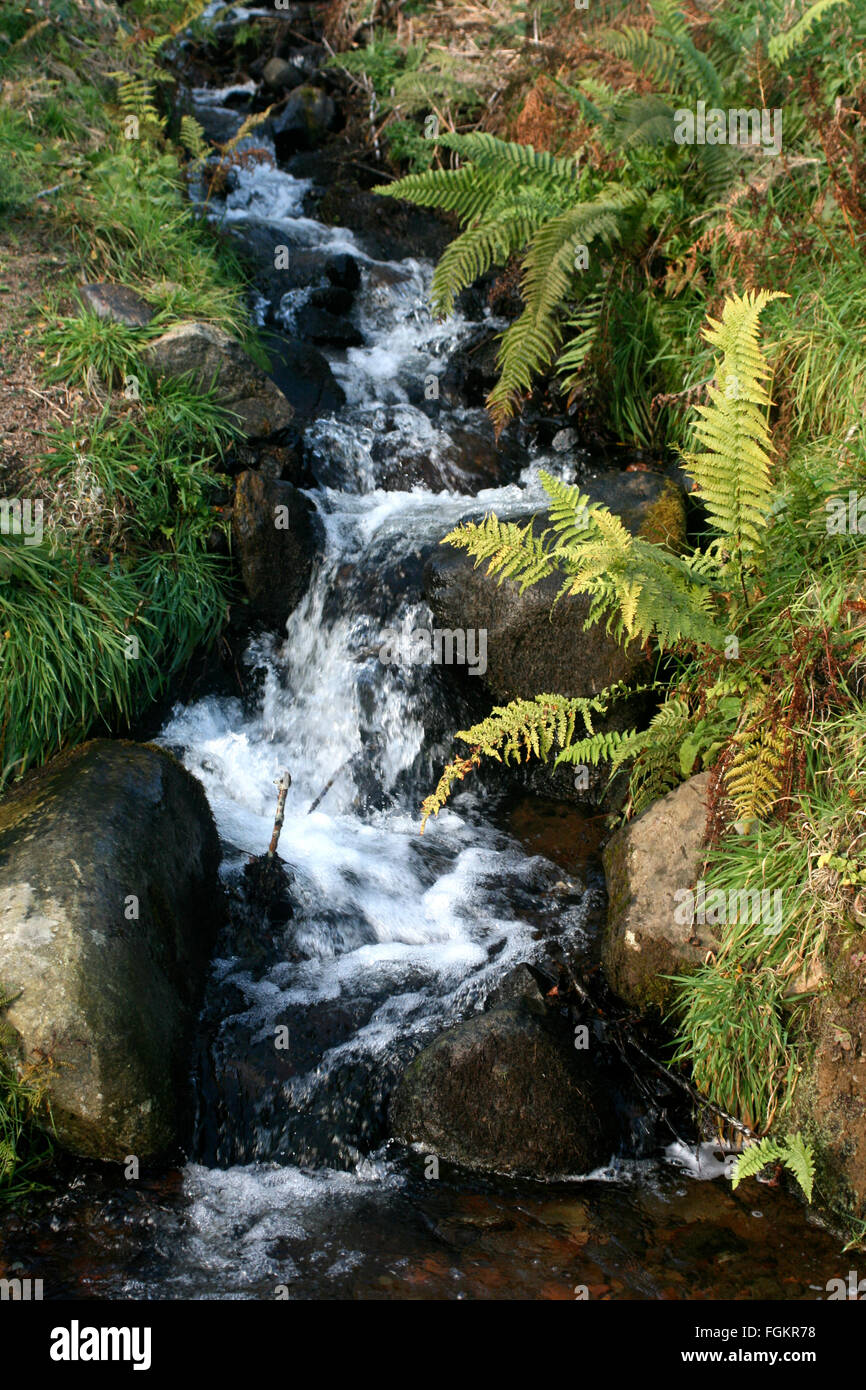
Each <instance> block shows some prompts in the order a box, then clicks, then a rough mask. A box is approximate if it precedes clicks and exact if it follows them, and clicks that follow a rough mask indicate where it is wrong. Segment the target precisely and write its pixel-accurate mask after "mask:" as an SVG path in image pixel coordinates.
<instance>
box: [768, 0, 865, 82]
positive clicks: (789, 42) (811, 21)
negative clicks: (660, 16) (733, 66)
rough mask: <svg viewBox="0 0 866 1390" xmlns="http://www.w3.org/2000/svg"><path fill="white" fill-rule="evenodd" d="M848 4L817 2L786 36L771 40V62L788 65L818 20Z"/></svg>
mask: <svg viewBox="0 0 866 1390" xmlns="http://www.w3.org/2000/svg"><path fill="white" fill-rule="evenodd" d="M847 4H848V0H815V3H814V4H813V5H810V6H809V8H808V9H807V10H806V12H805V14H802V15H801V16H800V18H799V19H798V20H797V22H796V24H792V26H791V28H790V29H788V30H786V32H785V33H784V34H776V35H774V37H773V38H771V39H770V42H769V43H768V45H767V57H768V58H769V59H770V62H771V63H774V64H775V66H776V67H779V66H781V65H782V64H783V63H787V62H788V60H789V59H790V58H791V57H792V56H793V55H794V53H796V51H797V49H798V48H801V47H802V45H803V43H804V42H805V41H806V39H807V38H808V36H809V34H810V33H811V32H812V29H813V28H814V26H815V25H816V24H817V22H818V20H819V19H822V18H823V17H824V15H825V14H826V13H827V11H828V10H831V9H833V7H834V6H835V5H847Z"/></svg>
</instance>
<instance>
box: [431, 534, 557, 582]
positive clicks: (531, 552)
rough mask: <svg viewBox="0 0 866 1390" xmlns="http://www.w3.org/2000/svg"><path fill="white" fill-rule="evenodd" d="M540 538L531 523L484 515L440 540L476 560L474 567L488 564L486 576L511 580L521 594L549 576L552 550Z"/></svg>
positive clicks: (543, 537)
mask: <svg viewBox="0 0 866 1390" xmlns="http://www.w3.org/2000/svg"><path fill="white" fill-rule="evenodd" d="M546 535H547V533H546V532H545V534H544V535H542V536H536V535H534V533H533V529H532V522H531V521H528V522H527V524H526V525H525V526H519V525H517V523H516V522H513V521H500V520H499V518H498V517H495V516H486V517H485V518H484V520H483V521H479V522H476V521H468V522H463V523H461V524H460V525H459V526H455V528H454V530H453V531H449V532H448V535H447V536H445V537H443V540H442V544H443V545H453V546H454V547H455V549H457V550H465V551H467V552H468V554H469V555H472V556H473V557H474V559H475V568H476V569H477V568H478V566H479V565H481V564H483V563H484V561H485V560H486V561H487V573H488V574H490V575H494V574H496V575H498V576H499V583H500V584H501V583H502V582H503V580H505V579H513V580H515V582H517V583H518V584H519V585H520V592H521V593H523V591H524V590H525V589H528V588H530V587H531V586H532V585H533V584H537V583H538V581H539V580H540V579H544V578H545V576H546V575H548V574H552V573H553V570H554V560H553V556H552V553H551V552H552V549H553V547H552V546H550V545H548V544H546Z"/></svg>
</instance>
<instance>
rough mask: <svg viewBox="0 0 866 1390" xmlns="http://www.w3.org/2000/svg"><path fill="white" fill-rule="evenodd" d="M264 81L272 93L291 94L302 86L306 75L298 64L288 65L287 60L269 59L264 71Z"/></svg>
mask: <svg viewBox="0 0 866 1390" xmlns="http://www.w3.org/2000/svg"><path fill="white" fill-rule="evenodd" d="M262 80H263V82H264V84H265V86H266V87H270V89H271V91H272V92H289V91H291V90H292V89H293V88H295V87H300V86H301V84H302V82H303V81H304V74H303V72H302V71H301V69H300V68H299V67H298V65H297V64H296V63H287V62H286V60H285V58H269V59H268V61H267V62H266V63H265V66H264V67H263V69H262Z"/></svg>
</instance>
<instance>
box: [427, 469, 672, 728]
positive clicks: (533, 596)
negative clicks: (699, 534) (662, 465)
mask: <svg viewBox="0 0 866 1390" xmlns="http://www.w3.org/2000/svg"><path fill="white" fill-rule="evenodd" d="M582 487H583V488H584V490H585V491H586V492H587V493H588V494H589V495H590V497H591V498H592V500H593V501H599V502H604V503H605V504H606V505H607V506H609V507H610V508H611V510H612V511H614V512H616V513H617V514H618V515H619V516H620V517H621V519H622V521H623V523H624V525H626V526H627V527H628V528H629V530H630V531H632V533H633V534H637V533H640V534H641V535H643V536H646V537H647V538H648V539H654V540H655V539H662V538H663V536H665V535H667V536H669V537H670V538H671V539H672V540H673V541H674V542H675V543H680V542H681V541H682V538H683V535H684V530H685V520H684V509H683V502H682V497H681V495H680V493H679V492H678V490H677V488H676V487H675V485H674V484H673V483H672V482H670V480H669V479H666V478H664V477H662V476H661V475H659V474H655V473H623V474H614V475H605V476H603V477H600V478H597V479H590V480H586V481H585V482H584V483H583V484H582ZM517 519H520V518H517ZM523 519H524V520H528V519H529V518H528V517H527V516H525V515H524V518H523ZM548 525H549V520H548V518H547V517H546V516H542V517H540V518H538V519H537V520H536V522H535V525H534V530H535V531H536V533H537V534H538V533H540V532H541V531H542V530H544V529H545V527H546V526H548ZM561 584H562V579H561V577H559V576H557V575H551V576H549V577H548V578H547V579H543V580H542V581H541V582H540V583H538V584H536V585H535V586H534V587H533V588H531V589H527V590H525V592H524V593H522V594H521V592H520V589H519V586H518V584H517V583H516V582H514V581H512V580H508V579H507V580H505V581H504V582H503V583H502V584H499V583H498V582H497V577H496V576H494V577H490V576H489V575H488V574H487V569H486V566H485V565H481V566H479V567H478V568H476V567H475V561H474V560H473V559H472V557H471V556H468V555H466V554H465V552H462V551H457V550H452V549H451V548H450V547H449V548H444V547H440V548H439V549H438V550H437V551H436V552H435V553H434V555H433V556H432V557H431V560H430V562H429V564H428V566H427V570H426V573H425V593H426V597H427V600H428V602H429V603H430V606H431V607H432V609H433V613H434V617H435V620H436V625H437V626H438V627H442V628H450V629H453V628H466V629H475V630H482V629H486V631H487V671H486V674H485V675H484V677H483V680H484V682H485V685H486V687H487V689H488V690H489V691H490V693H491V694H492V695H493V696H494V698H495V699H496V700H497V702H505V701H507V700H513V699H516V698H531V697H532V696H534V695H537V694H539V693H541V692H545V693H548V692H549V693H551V694H559V695H584V696H587V695H596V694H598V692H599V691H600V690H603V689H604V687H605V686H608V685H612V684H614V683H615V682H616V681H620V680H627V681H632V680H634V679H635V678H636V677H637V676H638V674H639V673H640V671H641V670H642V668H643V667H644V665H645V661H646V658H645V656H644V653H643V650H642V649H641V647H640V646H639V645H638V644H637V643H631V644H629V645H628V646H627V647H622V646H620V644H619V643H618V642H616V641H615V639H614V638H613V637H612V636H609V635H608V634H607V633H606V632H605V630H604V626H603V624H599V625H597V626H596V627H595V628H594V629H591V630H590V631H588V632H585V631H584V630H583V625H584V622H585V620H586V616H587V614H588V612H589V604H590V601H589V598H588V597H586V596H585V595H582V594H578V595H574V596H569V597H567V598H563V599H560V601H559V602H558V603H557V604H556V606H555V607H554V606H553V605H554V600H555V599H556V596H557V594H558V593H559V590H560V587H561Z"/></svg>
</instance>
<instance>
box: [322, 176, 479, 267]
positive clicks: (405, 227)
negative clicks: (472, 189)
mask: <svg viewBox="0 0 866 1390" xmlns="http://www.w3.org/2000/svg"><path fill="white" fill-rule="evenodd" d="M310 215H311V216H314V217H317V218H318V219H319V220H320V221H322V222H326V223H328V224H330V225H331V226H335V227H351V228H352V232H353V235H354V236H355V238H356V240H357V242H358V244H359V245H360V246H361V247H362V249H363V250H364V251H365V253H366V254H367V255H368V256H372V257H373V258H374V259H375V260H377V261H402V260H405V259H406V258H407V257H409V256H414V257H416V258H418V259H424V260H431V261H437V260H438V259H439V257H440V256H441V255H442V252H443V251H444V250H445V247H446V246H447V245H448V243H449V241H451V240H452V239H453V237H454V234H455V224H454V223H453V222H452V220H451V219H450V218H448V217H445V216H443V215H442V214H439V213H435V212H431V211H430V210H429V209H426V208H419V207H416V206H415V205H414V204H413V203H403V202H395V201H394V200H393V199H391V198H383V197H381V196H380V195H379V194H378V193H370V192H368V191H367V190H365V189H362V188H359V187H358V185H357V184H356V183H353V182H350V181H348V180H345V179H342V178H339V177H335V178H332V179H331V180H329V183H328V187H327V189H326V191H325V192H324V193H323V194H322V196H321V197H319V198H317V199H316V200H315V203H314V206H313V207H312V208H311V210H310Z"/></svg>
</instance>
